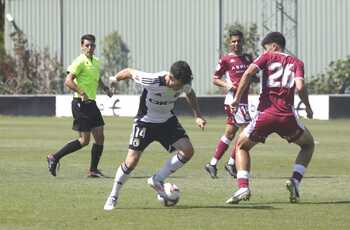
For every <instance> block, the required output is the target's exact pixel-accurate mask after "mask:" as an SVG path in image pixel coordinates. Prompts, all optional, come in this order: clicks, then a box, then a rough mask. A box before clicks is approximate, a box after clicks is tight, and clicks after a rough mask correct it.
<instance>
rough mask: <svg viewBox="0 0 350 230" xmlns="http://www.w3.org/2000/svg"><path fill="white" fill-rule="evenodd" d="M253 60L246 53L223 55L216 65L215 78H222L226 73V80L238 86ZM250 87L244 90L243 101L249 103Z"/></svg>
mask: <svg viewBox="0 0 350 230" xmlns="http://www.w3.org/2000/svg"><path fill="white" fill-rule="evenodd" d="M250 63H251V61H250V60H249V58H248V57H247V56H245V55H243V56H236V55H234V54H230V53H229V54H226V55H224V56H222V57H221V58H220V60H219V63H218V65H217V67H216V71H215V73H214V78H218V79H221V78H222V76H223V75H224V74H226V81H231V83H232V85H233V86H235V88H236V87H238V85H239V81H240V80H241V78H242V75H243V73H244V71H245V70H246V69H247V68H248V66H249V64H250ZM248 91H249V87H247V89H246V90H245V91H244V93H243V95H242V99H241V101H240V102H241V103H243V104H248Z"/></svg>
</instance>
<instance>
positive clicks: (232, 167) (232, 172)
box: [225, 164, 237, 178]
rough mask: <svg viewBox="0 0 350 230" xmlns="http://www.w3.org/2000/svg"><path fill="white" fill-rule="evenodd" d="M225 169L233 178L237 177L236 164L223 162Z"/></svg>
mask: <svg viewBox="0 0 350 230" xmlns="http://www.w3.org/2000/svg"><path fill="white" fill-rule="evenodd" d="M225 170H226V171H227V172H228V174H230V176H232V177H233V178H237V169H236V165H231V164H225Z"/></svg>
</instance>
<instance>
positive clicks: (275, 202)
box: [250, 200, 350, 205]
mask: <svg viewBox="0 0 350 230" xmlns="http://www.w3.org/2000/svg"><path fill="white" fill-rule="evenodd" d="M250 204H251V205H263V204H266V205H270V204H271V205H273V204H290V205H310V204H311V205H312V204H315V205H329V204H350V200H339V201H301V202H299V203H296V204H292V203H290V202H288V201H272V202H266V203H250Z"/></svg>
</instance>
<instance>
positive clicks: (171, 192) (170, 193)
mask: <svg viewBox="0 0 350 230" xmlns="http://www.w3.org/2000/svg"><path fill="white" fill-rule="evenodd" d="M164 192H165V194H166V196H167V199H164V198H163V197H161V196H159V195H157V199H158V200H159V201H160V203H162V204H163V205H164V206H166V207H169V206H174V205H175V204H177V202H179V200H180V189H179V188H178V187H177V186H176V185H175V184H171V183H165V184H164Z"/></svg>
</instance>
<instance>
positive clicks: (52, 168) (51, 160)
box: [47, 154, 60, 176]
mask: <svg viewBox="0 0 350 230" xmlns="http://www.w3.org/2000/svg"><path fill="white" fill-rule="evenodd" d="M47 165H48V168H49V172H50V173H51V175H52V176H56V171H58V169H59V165H60V163H59V162H58V161H57V160H56V159H55V157H54V156H53V155H52V154H50V155H48V156H47ZM57 166H58V167H57Z"/></svg>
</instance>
